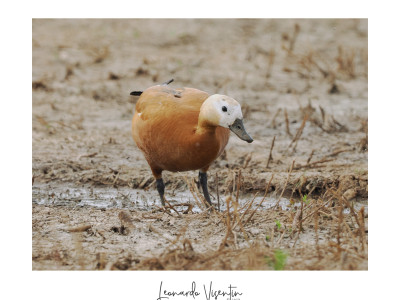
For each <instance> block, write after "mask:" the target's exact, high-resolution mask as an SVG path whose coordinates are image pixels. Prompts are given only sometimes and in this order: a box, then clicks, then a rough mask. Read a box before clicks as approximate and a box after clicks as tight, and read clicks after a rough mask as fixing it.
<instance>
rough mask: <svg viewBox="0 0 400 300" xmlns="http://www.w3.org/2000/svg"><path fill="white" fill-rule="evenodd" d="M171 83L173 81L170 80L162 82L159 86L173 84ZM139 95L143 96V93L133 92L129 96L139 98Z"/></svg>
mask: <svg viewBox="0 0 400 300" xmlns="http://www.w3.org/2000/svg"><path fill="white" fill-rule="evenodd" d="M173 81H174V79H173V78H171V79H170V80H168V81H166V82H164V83H163V84H161V85H168V84H170V83H171V82H173ZM141 94H143V91H133V92H131V93H130V95H132V96H140V95H141Z"/></svg>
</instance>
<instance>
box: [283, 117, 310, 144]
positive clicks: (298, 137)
mask: <svg viewBox="0 0 400 300" xmlns="http://www.w3.org/2000/svg"><path fill="white" fill-rule="evenodd" d="M308 117H309V115H308V114H305V115H304V118H303V122H302V123H301V125H300V127H299V129H298V130H297V132H296V135H295V137H294V138H293V140H292V141H291V142H290V144H289V147H288V149H289V148H290V147H291V146H292V145H293V143H295V145H294V147H293V151H294V150H295V149H296V146H297V141H298V140H299V139H300V137H301V135H302V134H303V129H304V127H305V126H306V123H307V120H308Z"/></svg>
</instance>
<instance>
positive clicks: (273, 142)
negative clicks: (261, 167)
mask: <svg viewBox="0 0 400 300" xmlns="http://www.w3.org/2000/svg"><path fill="white" fill-rule="evenodd" d="M275 138H276V136H275V135H274V138H273V139H272V143H271V149H270V150H269V156H268V160H267V168H268V166H269V162H270V161H271V160H272V149H273V148H274V144H275Z"/></svg>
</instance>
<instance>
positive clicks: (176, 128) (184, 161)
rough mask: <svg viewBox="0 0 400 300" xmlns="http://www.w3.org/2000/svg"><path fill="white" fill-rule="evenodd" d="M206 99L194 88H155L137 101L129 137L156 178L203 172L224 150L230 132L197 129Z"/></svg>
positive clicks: (217, 129) (207, 125)
mask: <svg viewBox="0 0 400 300" xmlns="http://www.w3.org/2000/svg"><path fill="white" fill-rule="evenodd" d="M208 97H209V95H208V94H207V93H206V92H203V91H200V90H197V89H193V88H183V89H176V90H174V89H172V88H170V87H168V86H154V87H151V88H148V89H147V90H145V91H144V92H143V94H142V95H141V97H140V98H139V100H138V102H137V104H136V109H135V114H134V117H133V121H132V135H133V139H134V140H135V142H136V144H137V146H138V147H139V149H140V150H142V151H143V153H144V155H145V157H146V160H147V162H148V163H149V165H150V168H151V169H152V171H153V174H154V176H155V177H156V178H160V176H161V172H162V171H163V170H168V171H173V172H176V171H188V170H198V169H200V170H202V171H203V172H206V171H207V169H208V167H209V165H210V164H211V163H212V162H213V161H214V160H215V159H216V158H217V157H218V156H219V155H220V154H221V153H222V151H223V150H224V148H225V146H226V144H227V143H228V139H229V129H227V128H223V127H220V126H211V125H209V124H207V123H205V124H202V126H198V125H199V124H198V120H199V113H200V107H201V105H202V104H203V102H204V101H205V100H206V99H207V98H208Z"/></svg>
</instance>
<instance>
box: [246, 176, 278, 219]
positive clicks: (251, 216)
mask: <svg viewBox="0 0 400 300" xmlns="http://www.w3.org/2000/svg"><path fill="white" fill-rule="evenodd" d="M273 178H274V174H272V176H271V179H270V180H269V182H268V185H267V188H266V189H265V193H264V197H263V198H262V200H261V201H260V203H259V204H258V206H257V207H256V209H254V210H253V212H252V213H251V215H250V216H249V217H248V218H247V220H246V222H245V223H244V224H243V226H245V225H246V224H247V223H248V222H249V221H250V220H251V218H253V216H254V214H255V213H256V211H257V209H258V208H259V207H260V206H261V204H262V203H263V202H264V200H265V198H266V197H267V194H268V190H269V187H270V185H271V182H272V179H273ZM246 212H247V211H246ZM245 214H246V213H245ZM245 214H244V215H245ZM244 215H243V216H244Z"/></svg>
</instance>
